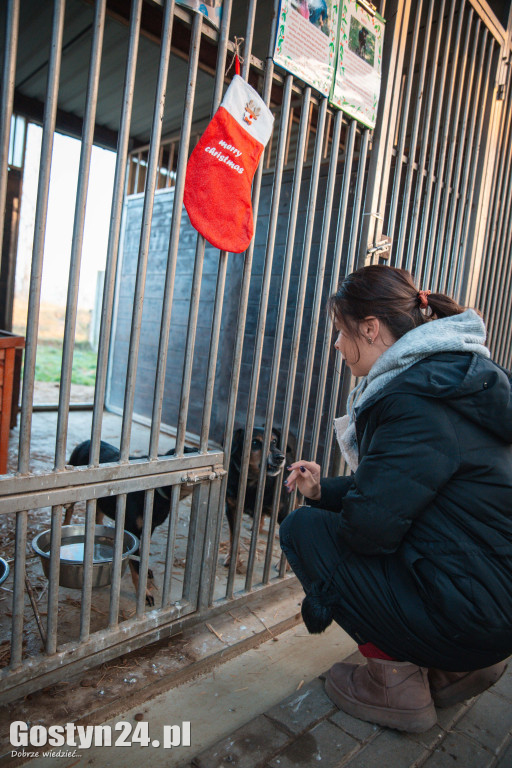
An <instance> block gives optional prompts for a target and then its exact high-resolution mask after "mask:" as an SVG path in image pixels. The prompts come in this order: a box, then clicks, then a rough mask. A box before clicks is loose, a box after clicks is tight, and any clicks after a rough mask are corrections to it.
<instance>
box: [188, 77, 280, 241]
mask: <svg viewBox="0 0 512 768" xmlns="http://www.w3.org/2000/svg"><path fill="white" fill-rule="evenodd" d="M273 122H274V117H273V115H272V113H271V112H270V110H269V109H268V107H267V106H266V104H265V103H264V101H263V100H262V99H261V97H260V96H259V95H258V94H257V93H256V91H255V90H254V88H252V87H251V86H250V85H248V83H246V82H245V80H243V79H242V78H241V77H240V76H239V75H235V76H234V77H233V80H232V81H231V84H230V86H229V88H228V90H227V91H226V93H225V95H224V98H223V100H222V103H221V105H220V107H219V108H218V110H217V112H216V113H215V115H214V117H213V119H212V121H211V122H210V124H209V125H208V128H207V129H206V131H205V132H204V134H203V136H202V137H201V139H200V141H199V143H198V144H197V145H196V147H195V149H194V151H193V152H192V154H191V155H190V158H189V161H188V165H187V175H186V178H185V194H184V198H183V202H184V203H185V208H186V209H187V213H188V215H189V217H190V221H191V222H192V225H193V226H194V227H195V228H196V229H197V231H198V232H200V233H201V235H203V237H205V238H206V240H208V242H209V243H211V244H212V245H214V246H215V247H216V248H220V249H221V250H222V251H230V252H231V253H241V252H242V251H245V250H246V248H247V247H248V246H249V243H250V242H251V240H252V237H253V235H254V223H253V216H252V205H251V186H252V180H253V177H254V173H255V171H256V168H257V167H258V162H259V159H260V157H261V153H262V152H263V150H264V149H265V145H266V144H267V142H268V140H269V138H270V134H271V133H272V125H273Z"/></svg>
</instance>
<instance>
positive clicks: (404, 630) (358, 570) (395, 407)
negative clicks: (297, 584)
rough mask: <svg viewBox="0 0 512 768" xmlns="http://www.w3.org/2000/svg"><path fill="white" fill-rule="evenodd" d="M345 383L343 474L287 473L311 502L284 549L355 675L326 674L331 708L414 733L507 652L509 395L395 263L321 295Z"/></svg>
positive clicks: (466, 325) (452, 309) (436, 304)
mask: <svg viewBox="0 0 512 768" xmlns="http://www.w3.org/2000/svg"><path fill="white" fill-rule="evenodd" d="M329 311H330V314H331V317H332V320H333V322H334V325H335V328H336V331H337V339H336V343H335V347H336V349H338V350H339V351H340V352H341V354H342V356H343V358H344V359H345V361H346V364H347V365H348V366H349V368H350V369H351V371H352V374H353V375H354V376H356V377H362V379H361V381H360V383H359V384H358V386H357V387H356V388H355V389H354V390H353V392H352V393H351V395H350V397H349V401H348V414H347V415H346V416H344V417H342V418H341V419H337V420H336V422H335V429H336V432H337V437H338V441H339V443H340V447H341V450H342V453H343V455H344V457H345V460H346V461H347V463H348V465H349V466H350V468H351V469H352V471H353V474H352V475H350V476H348V477H335V478H321V477H320V467H319V466H318V465H317V464H315V463H314V462H308V461H297V462H295V463H294V464H292V465H291V467H290V468H289V469H291V472H290V475H289V477H288V480H287V481H286V484H287V487H288V490H289V491H292V490H294V489H295V488H297V489H298V490H299V491H300V492H301V493H302V494H304V496H305V497H306V504H307V505H308V506H303V507H300V508H299V509H297V510H296V511H295V512H293V513H292V514H291V515H289V516H288V518H287V519H286V520H285V521H284V522H283V524H282V526H281V529H280V535H281V546H282V548H283V550H284V552H285V554H286V556H287V558H288V561H289V563H290V565H291V567H292V569H293V570H294V572H295V573H296V575H297V576H298V578H299V579H300V581H301V583H302V585H303V587H304V590H305V592H306V597H305V599H304V602H303V605H302V615H303V618H304V622H305V624H306V626H307V628H308V630H309V631H310V632H322V631H323V630H324V629H326V627H327V626H328V625H329V624H330V622H331V621H332V620H333V619H334V620H335V621H336V622H337V623H338V624H339V625H340V626H341V627H343V629H344V630H346V632H348V633H349V635H351V636H352V637H353V638H354V639H355V640H356V641H357V642H358V644H359V649H360V651H361V652H362V654H363V655H364V656H366V661H367V663H366V665H352V664H347V663H338V664H335V665H334V666H333V667H332V668H331V669H330V671H329V673H328V675H327V680H326V691H327V693H328V695H329V696H330V698H331V699H332V700H333V701H334V703H335V704H336V705H337V706H338V707H340V708H341V709H343V710H344V711H346V712H348V713H349V714H351V715H354V716H355V717H359V718H361V719H363V720H368V721H371V722H374V723H379V724H381V725H386V726H389V727H392V728H397V729H399V730H404V731H411V732H419V731H423V730H427V729H428V728H430V727H431V726H432V725H433V724H434V723H435V721H436V712H435V705H437V706H451V705H452V704H455V703H457V702H459V701H463V700H465V699H467V698H469V697H471V696H474V695H476V694H477V693H480V692H481V691H483V690H485V689H486V688H488V687H489V686H490V685H492V684H493V683H494V682H496V680H497V679H498V678H499V677H500V676H501V674H502V673H503V671H504V669H505V666H506V665H505V661H504V660H505V659H506V658H507V657H508V656H509V655H510V654H511V653H512V445H511V443H512V398H511V382H510V378H509V375H508V374H507V372H506V371H505V370H503V369H502V368H500V367H499V366H498V365H496V364H495V363H493V362H492V360H491V359H490V357H489V351H488V349H487V347H486V346H485V326H484V323H483V321H482V319H481V318H480V316H479V315H478V314H477V313H476V312H475V311H473V310H471V309H469V310H464V309H463V308H462V307H460V306H459V305H458V304H456V303H455V302H454V301H453V300H452V299H450V298H449V297H447V296H445V295H443V294H430V292H429V291H418V290H417V288H416V287H415V285H414V283H413V280H412V278H411V275H410V274H409V273H408V272H406V271H404V270H401V269H394V268H391V267H386V266H370V267H365V268H363V269H360V270H358V271H357V272H354V273H353V274H351V275H349V276H348V277H347V278H346V279H345V280H344V281H343V282H342V283H341V285H340V287H339V290H338V292H337V293H336V294H335V295H334V296H332V297H331V299H330V300H329Z"/></svg>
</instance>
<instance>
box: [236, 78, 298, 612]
mask: <svg viewBox="0 0 512 768" xmlns="http://www.w3.org/2000/svg"><path fill="white" fill-rule="evenodd" d="M292 84H293V77H292V76H291V75H287V76H286V79H285V84H284V91H283V101H282V111H281V121H280V125H279V140H278V147H277V157H276V169H275V174H274V186H273V189H272V203H271V207H270V216H269V224H268V233H267V245H266V252H265V269H264V273H263V283H262V286H261V296H260V309H259V314H258V325H257V330H256V343H255V348H254V355H253V363H252V374H251V381H250V385H249V400H248V405H247V418H246V422H245V439H244V447H243V451H242V461H241V468H240V482H239V492H238V497H237V506H236V518H235V524H234V528H233V542H232V550H231V561H230V563H229V574H228V583H227V595H228V596H229V597H231V596H232V594H233V583H234V578H235V571H236V566H237V562H238V550H239V545H240V528H241V521H242V513H243V510H244V503H245V488H246V485H247V475H248V468H249V454H250V450H251V443H252V430H253V427H254V413H255V410H256V400H257V396H258V385H259V374H260V366H261V356H262V352H263V341H264V336H265V325H266V319H267V307H268V297H269V292H270V278H271V276H272V263H273V256H274V243H275V236H276V231H277V221H278V215H279V200H280V196H281V183H282V179H283V167H284V155H285V151H286V138H287V133H288V125H289V123H288V111H289V109H290V102H291V94H292Z"/></svg>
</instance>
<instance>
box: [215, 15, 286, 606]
mask: <svg viewBox="0 0 512 768" xmlns="http://www.w3.org/2000/svg"><path fill="white" fill-rule="evenodd" d="M278 9H279V0H274V12H273V15H272V26H271V30H270V37H269V47H268V56H267V59H266V67H265V76H264V81H263V94H262V99H263V101H264V102H265V104H267V105H268V104H270V94H271V90H272V78H273V74H274V62H273V60H272V54H273V51H274V40H275V34H276V27H277V16H278ZM245 54H246V55H245V59H246V61H247V59H248V58H249V54H248V53H247V49H246V51H245ZM262 175H263V159H261V160H260V163H259V165H258V168H257V170H256V173H255V176H254V179H253V184H252V210H253V218H254V221H257V220H258V207H259V200H260V191H261V178H262ZM253 254H254V238H253V239H252V241H251V244H250V245H249V248H248V249H247V251H246V252H245V260H244V270H243V275H242V283H241V286H240V300H239V305H238V307H239V309H238V325H237V331H236V337H235V343H234V349H233V363H232V368H231V383H230V389H229V397H228V405H227V417H226V426H225V430H224V469H225V470H226V475H225V476H224V477H223V479H222V485H221V493H220V499H221V503H223V501H224V499H225V498H226V488H227V470H228V467H229V459H230V446H231V442H232V439H233V429H234V425H235V416H236V401H237V397H238V385H239V381H240V368H241V364H242V348H243V342H244V333H245V321H246V317H247V304H248V300H249V288H250V283H251V272H252V261H253ZM221 522H222V518H221V516H220V515H219V518H218V526H217V531H216V546H217V547H218V542H219V540H220V529H221ZM213 590H214V580H212V585H211V589H210V601H211V600H212V599H213Z"/></svg>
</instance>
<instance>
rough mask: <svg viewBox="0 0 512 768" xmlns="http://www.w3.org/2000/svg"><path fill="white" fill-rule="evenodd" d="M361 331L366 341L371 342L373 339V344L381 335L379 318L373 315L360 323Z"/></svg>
mask: <svg viewBox="0 0 512 768" xmlns="http://www.w3.org/2000/svg"><path fill="white" fill-rule="evenodd" d="M359 331H360V333H361V335H362V336H364V337H365V339H367V340H369V339H371V340H372V342H371V343H373V342H374V341H375V339H376V338H377V336H378V335H379V331H380V322H379V319H378V318H377V317H374V316H373V315H369V316H368V317H365V319H364V320H363V321H362V322H361V323H359Z"/></svg>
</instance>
